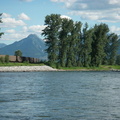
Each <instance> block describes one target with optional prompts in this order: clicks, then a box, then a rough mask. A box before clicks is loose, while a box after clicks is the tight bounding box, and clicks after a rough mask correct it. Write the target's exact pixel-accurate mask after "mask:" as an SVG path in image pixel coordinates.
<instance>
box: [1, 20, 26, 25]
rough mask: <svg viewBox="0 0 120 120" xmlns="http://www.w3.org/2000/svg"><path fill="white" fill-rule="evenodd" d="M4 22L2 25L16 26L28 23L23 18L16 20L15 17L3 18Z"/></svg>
mask: <svg viewBox="0 0 120 120" xmlns="http://www.w3.org/2000/svg"><path fill="white" fill-rule="evenodd" d="M2 21H3V23H2V24H0V27H16V26H24V25H26V24H25V23H24V22H23V21H22V20H16V19H15V18H2Z"/></svg>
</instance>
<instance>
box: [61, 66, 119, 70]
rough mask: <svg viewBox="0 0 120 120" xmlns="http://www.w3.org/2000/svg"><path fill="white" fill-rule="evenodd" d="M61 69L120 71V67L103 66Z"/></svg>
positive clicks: (66, 68)
mask: <svg viewBox="0 0 120 120" xmlns="http://www.w3.org/2000/svg"><path fill="white" fill-rule="evenodd" d="M59 69H62V70H67V71H82V70H83V71H90V70H91V71H92V70H93V71H108V70H120V66H119V65H101V66H100V67H60V68H59Z"/></svg>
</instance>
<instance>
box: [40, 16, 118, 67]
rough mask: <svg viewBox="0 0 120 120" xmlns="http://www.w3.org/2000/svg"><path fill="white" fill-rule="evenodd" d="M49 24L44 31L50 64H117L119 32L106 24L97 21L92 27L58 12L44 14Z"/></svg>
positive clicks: (86, 65) (65, 65)
mask: <svg viewBox="0 0 120 120" xmlns="http://www.w3.org/2000/svg"><path fill="white" fill-rule="evenodd" d="M45 25H46V28H45V29H44V30H43V32H42V35H44V36H45V38H46V39H47V41H46V45H47V46H48V47H47V49H46V52H47V53H48V60H49V63H50V65H53V64H57V65H58V66H62V67H72V66H83V67H89V66H97V67H98V66H100V65H101V64H115V61H116V56H117V49H118V44H117V43H118V39H119V38H118V36H117V35H116V34H115V33H110V32H109V27H108V25H107V24H104V23H101V24H96V25H95V26H94V27H93V28H89V25H88V23H86V24H85V25H84V26H83V24H82V23H81V22H80V21H79V22H74V21H73V20H72V19H67V18H61V17H60V15H59V14H51V15H47V16H46V17H45Z"/></svg>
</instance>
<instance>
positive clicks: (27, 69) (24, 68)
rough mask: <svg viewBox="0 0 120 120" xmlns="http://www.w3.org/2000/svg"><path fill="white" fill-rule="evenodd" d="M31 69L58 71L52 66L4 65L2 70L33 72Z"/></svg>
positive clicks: (0, 70) (0, 68) (0, 69)
mask: <svg viewBox="0 0 120 120" xmlns="http://www.w3.org/2000/svg"><path fill="white" fill-rule="evenodd" d="M31 71H57V69H54V68H52V67H49V66H46V65H43V66H4V67H3V66H2V67H0V72H31Z"/></svg>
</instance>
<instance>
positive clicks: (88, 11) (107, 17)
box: [51, 0, 120, 22]
mask: <svg viewBox="0 0 120 120" xmlns="http://www.w3.org/2000/svg"><path fill="white" fill-rule="evenodd" d="M51 1H52V2H63V3H64V4H65V7H66V8H67V9H69V10H71V11H70V12H69V14H71V15H79V16H80V17H81V18H82V19H86V20H96V21H107V22H120V12H119V11H120V0H51Z"/></svg>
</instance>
